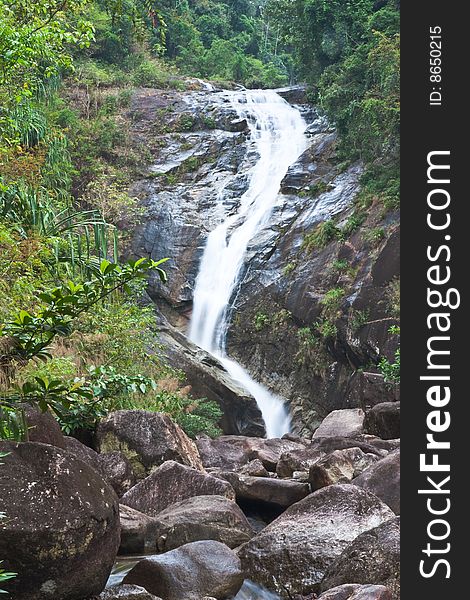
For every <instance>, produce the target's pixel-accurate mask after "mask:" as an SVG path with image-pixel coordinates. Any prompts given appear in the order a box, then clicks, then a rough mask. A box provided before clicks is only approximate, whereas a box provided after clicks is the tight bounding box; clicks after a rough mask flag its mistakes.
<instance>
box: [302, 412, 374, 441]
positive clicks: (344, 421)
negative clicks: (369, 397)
mask: <svg viewBox="0 0 470 600" xmlns="http://www.w3.org/2000/svg"><path fill="white" fill-rule="evenodd" d="M363 424H364V411H363V410H362V409H361V408H344V409H342V410H334V411H332V412H330V414H329V415H328V416H326V417H325V418H324V419H323V421H322V422H321V424H320V426H319V427H318V429H317V430H316V431H315V433H314V434H313V439H317V438H321V437H351V436H357V435H359V434H361V433H362V431H363Z"/></svg>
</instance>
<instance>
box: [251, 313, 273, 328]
mask: <svg viewBox="0 0 470 600" xmlns="http://www.w3.org/2000/svg"><path fill="white" fill-rule="evenodd" d="M269 323H270V317H269V315H267V314H266V313H263V312H258V313H256V315H255V318H254V325H255V329H256V331H262V330H263V329H264V328H265V327H267V326H268V325H269Z"/></svg>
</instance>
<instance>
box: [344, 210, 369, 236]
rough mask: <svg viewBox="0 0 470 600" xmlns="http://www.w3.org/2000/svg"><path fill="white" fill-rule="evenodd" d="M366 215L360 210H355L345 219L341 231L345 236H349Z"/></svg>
mask: <svg viewBox="0 0 470 600" xmlns="http://www.w3.org/2000/svg"><path fill="white" fill-rule="evenodd" d="M366 218H367V215H366V213H365V212H362V211H355V212H354V213H353V214H352V215H351V216H350V217H349V218H348V220H347V221H346V224H345V225H344V226H343V228H342V230H341V233H342V235H343V236H344V237H345V238H347V237H349V236H350V235H351V234H352V233H353V232H354V231H356V229H358V228H359V227H360V226H361V225H362V224H363V223H364V221H365V220H366Z"/></svg>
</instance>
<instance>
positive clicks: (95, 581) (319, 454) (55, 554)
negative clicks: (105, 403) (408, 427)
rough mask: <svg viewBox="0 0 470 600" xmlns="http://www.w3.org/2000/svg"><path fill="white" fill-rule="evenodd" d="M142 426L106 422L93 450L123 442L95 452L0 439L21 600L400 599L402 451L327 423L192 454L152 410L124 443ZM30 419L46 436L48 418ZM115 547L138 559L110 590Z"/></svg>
mask: <svg viewBox="0 0 470 600" xmlns="http://www.w3.org/2000/svg"><path fill="white" fill-rule="evenodd" d="M147 415H148V413H145V411H129V414H126V411H120V413H118V414H116V415H114V417H113V419H109V418H108V419H105V420H103V422H102V423H101V425H100V427H99V428H98V431H99V432H100V433H99V437H98V439H101V440H103V439H105V438H106V433H103V432H107V431H109V430H112V431H113V440H118V441H119V440H126V442H125V443H124V442H122V443H120V444H119V443H118V442H116V443H113V444H110V445H109V446H108V445H106V444H103V443H100V442H98V443H97V445H96V447H97V448H98V449H101V452H96V451H95V450H93V449H91V448H89V447H88V446H85V445H83V444H82V443H81V442H79V441H78V440H76V439H74V438H69V437H66V436H63V435H62V434H60V432H59V433H57V431H56V435H55V436H53V437H52V438H51V441H53V442H54V443H56V444H58V445H52V444H46V443H43V442H37V441H35V442H22V443H13V442H2V443H0V452H2V453H5V457H4V458H3V459H2V462H3V465H2V466H1V468H0V505H1V506H2V508H3V507H5V509H4V512H5V513H6V516H7V518H6V519H4V520H2V521H0V556H1V557H2V558H3V557H4V563H3V566H4V568H6V569H8V570H11V571H14V572H17V573H18V577H17V578H15V579H12V580H10V581H8V582H5V584H4V587H5V589H6V590H7V591H9V592H10V593H11V594H12V595H13V597H14V598H15V600H92V599H93V600H95V599H99V600H155V599H156V600H202V599H212V598H215V599H217V600H223V599H227V600H228V599H230V598H234V597H235V596H236V594H237V593H238V591H239V589H240V588H241V586H242V584H243V581H245V580H251V581H252V582H253V583H252V584H250V585H252V586H255V587H256V586H261V588H258V587H256V589H262V588H264V589H266V590H267V591H266V592H265V597H266V598H271V597H272V598H282V599H286V600H287V599H290V598H305V599H309V598H313V597H314V596H313V595H314V594H317V595H318V594H322V596H321V597H322V598H325V600H334V599H335V598H338V599H340V600H341V599H343V598H345V599H347V600H349V599H352V600H397V599H398V598H399V560H398V557H399V518H398V517H396V516H395V513H397V512H399V503H398V497H397V494H396V491H397V481H398V478H399V455H400V453H399V440H396V439H395V440H390V439H381V438H379V437H376V436H373V435H370V434H367V433H360V432H358V431H357V429H356V426H354V427H353V428H352V429H351V431H350V435H346V431H345V429H344V426H342V429H341V431H340V432H339V431H338V430H337V428H336V427H332V419H329V420H328V421H327V422H326V423H325V426H324V427H323V428H322V430H323V432H324V435H317V436H314V437H313V438H312V439H310V440H309V439H307V438H296V437H295V436H291V435H287V436H285V438H282V439H269V440H268V439H263V438H250V437H246V436H230V435H225V436H221V437H220V438H217V439H210V438H208V437H200V438H199V439H198V440H196V443H194V442H193V441H192V440H190V439H189V438H187V437H186V436H185V435H184V434H182V431H181V430H180V429H179V428H178V426H177V425H176V424H174V423H173V422H172V421H171V420H170V419H169V418H168V417H165V416H163V415H159V414H158V413H157V414H153V415H152V416H153V418H152V419H148V420H147V421H145V422H146V429H145V435H146V438H145V444H143V445H140V446H137V444H134V445H131V440H132V439H133V437H132V436H133V435H134V434H135V431H136V429H135V423H138V422H143V421H144V420H145V419H146V417H147ZM334 419H335V420H339V421H340V420H341V415H340V414H336V415H334ZM339 421H338V422H339ZM34 422H35V436H36V438H38V437H39V438H41V436H42V438H43V439H44V437H45V436H47V432H48V431H49V429H50V427H51V423H50V421H49V419H48V418H47V415H46V416H44V417H42V418H39V417H35V420H34ZM348 422H351V421H350V413H347V414H345V423H348ZM110 423H111V425H110ZM117 424H118V425H119V426H117ZM126 424H129V430H128V431H127V429H126V427H127V425H126ZM338 433H341V434H342V435H337V434H338ZM59 434H60V435H59ZM385 437H386V438H388V437H389V436H388V435H387V434H385ZM109 439H110V438H108V440H109ZM116 448H119V449H116ZM146 449H152V451H150V450H149V451H148V452H147V451H146ZM105 450H109V452H106V451H105ZM131 451H132V454H131V458H132V457H134V458H135V457H136V456H138V457H139V461H138V466H137V473H135V471H134V465H135V464H136V463H135V462H134V461H133V460H130V458H129V453H130V452H131ZM169 456H172V457H174V458H178V461H176V460H173V459H170V460H165V458H166V457H169ZM144 457H145V458H144ZM150 457H152V458H151V459H150ZM118 458H119V460H117V459H118ZM150 460H152V461H153V465H152V466H150V465H151V462H150ZM158 463H160V464H158ZM116 464H123V465H125V468H123V469H116V467H115V465H116ZM145 464H146V465H148V467H147V468H148V469H149V471H150V472H149V474H148V475H146V476H144V477H143V478H142V476H143V475H145V473H144V471H142V469H141V466H142V465H145ZM191 465H192V466H191ZM117 472H118V473H119V477H118V476H117V474H116V473H117ZM123 473H125V477H124V475H123ZM124 482H125V484H124ZM123 486H124V487H123ZM124 488H128V489H127V490H126V491H125V492H124V493H123V494H122V496H121V498H120V499H119V498H118V494H117V493H116V491H118V490H119V491H120V492H122V491H123V490H124ZM118 552H119V553H121V554H143V553H145V554H148V558H145V559H143V560H141V561H140V562H138V563H137V564H136V566H135V567H133V568H132V569H131V570H130V572H129V573H128V574H127V575H126V576H125V578H124V581H123V583H121V584H119V585H117V586H113V587H110V588H108V589H106V590H104V588H105V585H106V582H107V580H108V577H109V575H110V573H111V569H112V566H113V564H114V562H115V559H116V556H117V554H118ZM84 574H86V576H85V575H84ZM247 585H248V584H247ZM244 589H245V588H244ZM246 589H247V590H249V589H251V588H249V587H247V588H246ZM253 589H254V588H253ZM240 593H241V594H242V595H241V596H240V598H245V597H246V594H245V593H244V592H243V593H242V592H240ZM247 593H249V592H247ZM243 594H245V595H243ZM248 597H249V596H248Z"/></svg>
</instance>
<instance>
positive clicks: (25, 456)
mask: <svg viewBox="0 0 470 600" xmlns="http://www.w3.org/2000/svg"><path fill="white" fill-rule="evenodd" d="M0 452H6V453H7V455H6V456H5V457H4V458H3V459H2V462H3V463H4V464H3V465H1V467H0V506H1V507H2V509H4V510H5V511H6V513H7V518H6V519H4V520H2V521H0V556H1V557H2V558H3V557H5V561H4V563H3V565H2V567H4V568H6V569H7V570H8V571H14V572H17V573H18V574H19V575H18V576H17V577H16V578H15V579H12V580H10V581H8V582H6V583H4V584H3V585H2V587H4V588H5V589H6V590H7V591H8V592H9V593H10V594H11V597H13V598H15V600H82V599H83V598H88V597H89V596H93V595H95V594H99V593H100V592H101V591H102V590H103V589H104V587H105V584H106V581H107V579H108V577H109V574H110V573H111V569H112V566H113V563H114V560H115V558H116V554H117V550H118V547H119V537H120V533H119V507H118V499H117V496H116V494H115V493H114V491H113V489H112V488H111V487H110V486H109V485H108V484H107V483H106V482H105V481H104V480H103V478H102V477H101V476H100V475H99V474H98V472H97V471H95V470H94V469H92V468H91V467H89V466H88V465H87V464H85V463H84V462H83V461H81V460H80V459H78V458H76V457H74V456H73V455H71V454H70V453H69V452H67V451H66V450H62V449H60V448H56V447H55V446H50V445H46V444H40V443H34V442H25V443H19V444H17V443H14V442H2V443H0ZM84 574H86V576H84Z"/></svg>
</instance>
